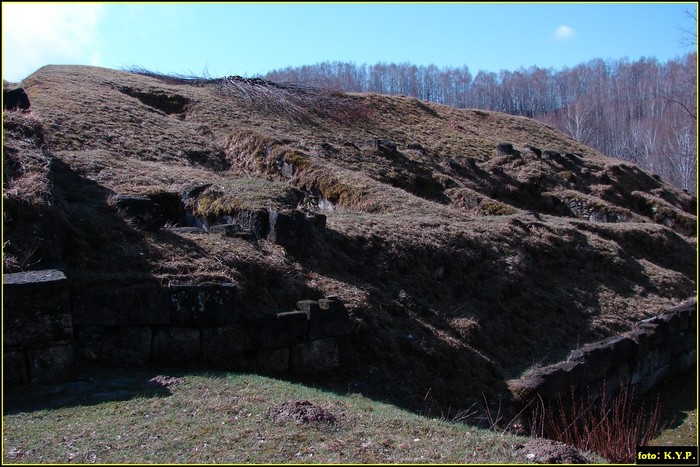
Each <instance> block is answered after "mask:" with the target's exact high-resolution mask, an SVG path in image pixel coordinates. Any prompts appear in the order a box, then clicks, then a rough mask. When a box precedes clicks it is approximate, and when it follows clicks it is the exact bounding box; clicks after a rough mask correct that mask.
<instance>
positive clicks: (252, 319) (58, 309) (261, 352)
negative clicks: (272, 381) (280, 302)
mask: <svg viewBox="0 0 700 467" xmlns="http://www.w3.org/2000/svg"><path fill="white" fill-rule="evenodd" d="M4 287H5V295H4V297H5V313H4V321H3V324H4V332H5V341H4V367H5V382H6V383H9V384H14V385H19V384H27V383H49V382H56V381H61V380H67V379H70V377H71V376H72V370H73V365H74V361H76V360H77V361H81V360H85V361H94V362H96V363H99V364H104V365H105V366H117V367H119V366H121V367H143V366H147V365H165V366H177V367H178V368H211V369H225V370H250V371H255V370H263V371H280V372H282V371H296V372H315V371H323V370H329V369H334V368H337V367H338V366H339V365H340V354H339V345H338V340H339V339H341V338H343V337H344V336H347V335H349V333H350V330H351V329H350V327H351V326H350V318H349V315H348V313H347V310H346V309H345V307H344V305H343V304H342V303H341V302H340V301H338V300H337V299H334V298H326V299H321V300H303V301H300V302H298V304H297V306H296V309H294V310H280V311H269V310H268V311H264V312H260V313H257V314H255V315H251V314H249V313H248V314H244V313H243V312H241V311H240V310H239V306H238V293H237V288H236V287H235V286H234V285H233V284H227V283H208V284H194V285H193V284H190V285H172V286H170V287H163V286H161V285H159V284H158V283H157V282H156V281H154V280H153V281H149V280H139V281H134V282H125V283H122V284H109V285H107V284H73V285H72V287H69V284H68V280H67V279H66V277H65V275H64V274H63V273H61V272H60V271H36V272H32V273H20V274H8V275H5V281H4Z"/></svg>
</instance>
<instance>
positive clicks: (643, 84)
mask: <svg viewBox="0 0 700 467" xmlns="http://www.w3.org/2000/svg"><path fill="white" fill-rule="evenodd" d="M696 65H697V54H696V53H695V52H693V53H688V54H686V55H684V56H682V57H680V58H676V59H674V60H669V61H668V62H666V63H661V62H659V61H658V60H656V59H655V58H641V59H639V60H637V61H629V60H628V59H621V60H607V61H606V60H602V59H596V60H592V61H590V62H587V63H582V64H579V65H577V66H575V67H573V68H564V69H562V70H554V69H545V68H538V67H531V68H528V69H524V68H521V69H519V70H516V71H505V70H502V71H500V72H499V73H495V72H485V71H479V72H478V73H476V75H473V74H472V72H471V71H470V70H469V68H468V67H467V66H463V67H459V68H438V67H437V66H435V65H429V66H416V65H411V64H409V63H401V64H394V63H391V64H387V63H379V64H375V65H356V64H354V63H342V62H332V63H331V62H324V63H319V64H316V65H309V66H302V67H296V68H294V67H288V68H285V69H281V70H273V71H271V72H270V73H268V74H266V75H265V76H264V78H265V79H268V80H272V81H277V82H295V83H305V84H310V85H316V86H322V87H327V88H335V89H340V90H343V91H347V92H375V93H383V94H403V95H407V96H413V97H416V98H419V99H424V100H428V101H432V102H437V103H441V104H447V105H451V106H454V107H460V108H475V109H485V110H495V111H499V112H505V113H509V114H514V115H523V116H526V117H530V118H534V119H537V120H540V121H543V122H545V123H548V124H550V125H552V126H553V127H555V128H557V129H559V130H561V131H563V132H566V133H567V134H569V135H571V136H572V137H574V138H575V139H577V140H579V141H581V142H583V143H585V144H587V145H589V146H591V147H593V148H595V149H597V150H599V151H601V152H602V153H604V154H605V155H607V156H611V157H616V158H619V159H624V160H627V161H631V162H633V163H635V164H637V165H639V166H640V167H642V168H643V169H645V170H648V171H650V172H653V173H655V174H658V175H660V176H661V177H662V178H663V179H664V180H666V181H668V182H670V183H672V184H673V185H675V186H677V187H679V188H682V189H685V190H688V191H689V192H690V193H693V194H694V193H695V184H696V165H697V157H696V125H697V115H696V113H697V110H696V91H697V80H696V78H697V66H696Z"/></svg>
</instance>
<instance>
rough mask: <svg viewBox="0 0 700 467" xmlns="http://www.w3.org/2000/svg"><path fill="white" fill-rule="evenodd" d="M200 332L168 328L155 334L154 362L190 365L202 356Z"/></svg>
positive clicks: (181, 328)
mask: <svg viewBox="0 0 700 467" xmlns="http://www.w3.org/2000/svg"><path fill="white" fill-rule="evenodd" d="M200 334H201V332H200V330H199V329H197V328H191V327H167V328H161V329H156V330H155V331H154V332H153V352H152V360H153V362H154V363H157V364H164V365H189V364H191V363H193V362H194V361H195V360H197V359H198V358H199V356H200V337H201V336H200Z"/></svg>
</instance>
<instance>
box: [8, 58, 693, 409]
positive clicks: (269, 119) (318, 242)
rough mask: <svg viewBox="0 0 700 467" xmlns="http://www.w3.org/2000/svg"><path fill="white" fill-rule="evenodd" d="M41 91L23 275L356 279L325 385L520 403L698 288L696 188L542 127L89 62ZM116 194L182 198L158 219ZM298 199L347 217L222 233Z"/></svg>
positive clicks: (262, 295) (45, 73)
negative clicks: (301, 233)
mask: <svg viewBox="0 0 700 467" xmlns="http://www.w3.org/2000/svg"><path fill="white" fill-rule="evenodd" d="M20 84H21V86H22V87H23V88H24V89H25V91H26V92H27V94H28V95H29V98H30V100H31V113H28V114H20V113H17V112H7V111H6V112H5V113H4V149H3V168H4V178H3V188H4V196H3V200H4V209H3V215H4V217H3V223H4V235H5V237H4V249H5V250H4V254H5V256H4V260H5V263H4V271H5V272H6V273H7V272H15V271H19V270H27V269H39V268H44V267H58V268H60V269H62V270H64V271H65V272H66V275H67V276H69V277H70V279H71V281H77V282H79V283H80V282H81V281H82V282H83V283H86V284H93V285H94V286H95V287H108V286H109V285H110V284H116V283H121V282H125V281H127V282H128V281H129V280H134V279H138V278H154V279H155V280H157V281H159V282H161V283H163V284H186V283H206V282H208V281H226V282H232V283H234V284H236V285H237V287H238V290H239V294H240V297H241V301H242V302H243V303H245V307H246V308H247V311H248V312H250V313H255V312H257V311H258V310H269V309H289V308H290V307H291V306H293V305H294V304H295V303H296V302H297V301H298V300H301V299H306V298H312V299H317V298H322V297H324V296H336V297H338V298H339V299H340V300H341V301H343V302H344V303H345V305H346V307H347V308H348V310H349V312H350V315H351V318H352V321H353V333H352V336H351V338H350V339H349V340H348V342H346V343H345V345H343V348H342V349H341V350H342V354H341V356H342V363H343V371H341V372H335V373H333V374H328V375H323V376H322V377H321V378H320V379H317V380H315V381H314V383H315V384H325V385H329V386H333V387H336V388H345V389H348V388H351V387H352V388H353V390H355V391H358V392H362V393H363V394H365V395H368V396H370V397H378V398H382V399H384V400H387V401H391V402H393V403H397V404H400V405H402V406H404V407H409V408H411V409H417V410H422V411H424V412H430V413H437V414H440V413H441V412H445V411H447V410H448V409H449V408H450V407H451V408H453V409H454V408H460V407H468V406H470V405H471V404H472V403H473V402H474V401H477V402H479V401H483V400H484V398H486V399H488V400H491V401H498V400H499V399H502V400H504V401H506V402H507V400H508V397H509V395H508V388H507V384H506V383H507V381H508V380H509V379H513V378H517V377H519V376H520V375H522V374H523V373H524V372H526V371H527V370H528V369H529V368H531V367H533V366H536V365H543V364H548V363H552V362H556V361H558V360H561V359H563V358H565V357H566V355H567V354H568V353H569V351H570V350H571V349H574V348H577V347H578V346H581V345H583V344H585V343H587V342H592V341H596V340H599V339H602V338H605V337H608V336H610V335H612V334H615V333H618V332H622V331H626V330H628V329H629V328H630V327H631V326H632V324H633V323H635V322H636V321H638V320H640V319H643V318H645V317H649V316H652V315H654V313H655V312H656V311H657V310H658V309H659V308H661V307H665V306H669V305H674V304H677V303H679V302H681V301H682V300H684V299H686V298H687V297H689V296H694V295H695V292H696V277H695V271H696V209H697V204H696V203H697V202H696V199H695V198H694V197H691V196H689V195H688V194H686V193H683V192H679V191H677V190H676V189H674V188H673V187H671V186H670V185H668V184H666V183H664V181H663V180H661V179H660V178H659V177H658V176H655V175H653V174H649V173H646V172H644V171H642V170H640V169H639V168H637V167H636V166H634V165H631V164H628V163H624V162H621V161H617V160H613V159H610V158H607V157H605V156H604V155H602V154H600V153H597V152H596V151H594V150H592V149H590V148H588V147H586V146H584V145H582V144H580V143H578V142H577V141H575V140H573V139H571V138H569V137H567V136H565V135H563V134H562V133H560V132H557V131H555V130H554V129H553V128H551V127H549V126H547V125H544V124H542V123H538V122H536V121H534V120H530V119H527V118H522V117H513V116H508V115H505V114H500V113H496V112H486V111H476V110H462V109H455V108H451V107H447V106H441V105H437V104H432V103H427V102H424V101H420V100H417V99H414V98H408V97H400V96H399V97H394V96H384V95H374V94H345V93H339V92H330V91H321V90H316V89H312V88H308V87H303V86H299V85H290V84H275V83H271V82H266V81H262V80H247V79H242V78H236V77H231V78H228V79H222V80H184V79H176V78H168V77H163V76H158V75H153V74H150V75H149V74H136V73H128V72H120V71H113V70H107V69H100V68H93V67H79V66H48V67H44V68H42V69H40V70H38V71H37V72H36V73H34V74H33V75H31V76H29V77H28V78H27V79H25V80H24V81H23V82H22V83H20ZM6 87H8V85H7V83H6ZM118 195H138V196H148V197H149V198H150V199H151V200H154V201H156V202H157V203H159V204H160V205H161V206H163V207H164V210H165V211H168V209H166V208H167V207H170V208H171V209H170V212H174V213H175V214H172V215H170V216H168V215H164V220H163V221H162V222H160V221H158V222H156V223H155V224H148V223H146V225H144V224H143V222H142V223H139V222H137V221H135V220H134V219H130V218H129V217H128V216H125V212H124V210H123V209H120V206H119V200H120V198H119V196H118ZM300 207H301V208H304V209H306V210H307V211H312V212H316V213H322V214H323V215H325V216H326V217H325V221H326V224H325V225H326V229H325V230H323V231H313V232H312V233H311V234H310V237H309V238H308V241H304V242H299V243H296V244H289V245H281V244H278V243H275V242H270V241H268V240H265V239H258V238H252V239H251V236H250V235H249V232H240V235H232V236H228V235H222V234H220V233H212V232H211V231H212V230H213V229H211V227H212V226H214V225H217V224H225V223H230V219H232V218H237V216H240V215H241V214H242V213H250V212H255V211H256V210H257V211H259V210H262V209H268V210H269V209H275V210H283V209H295V208H300ZM180 208H182V209H184V211H185V212H182V213H181V212H179V211H178V209H180ZM165 218H167V219H165ZM193 219H194V220H193ZM193 223H194V224H197V225H200V226H201V225H204V226H205V227H207V229H209V231H210V232H209V233H202V231H201V229H200V230H198V229H192V228H190V229H186V228H183V227H185V226H190V227H191V226H192V225H193ZM495 403H496V404H497V403H498V402H495Z"/></svg>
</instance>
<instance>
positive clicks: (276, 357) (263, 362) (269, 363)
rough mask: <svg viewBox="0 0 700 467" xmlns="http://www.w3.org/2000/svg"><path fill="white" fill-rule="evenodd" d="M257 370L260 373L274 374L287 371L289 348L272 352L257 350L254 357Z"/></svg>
mask: <svg viewBox="0 0 700 467" xmlns="http://www.w3.org/2000/svg"><path fill="white" fill-rule="evenodd" d="M256 361H257V368H258V369H259V370H260V371H268V372H274V373H280V372H285V371H288V370H289V347H285V348H283V349H273V350H258V352H257V355H256Z"/></svg>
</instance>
